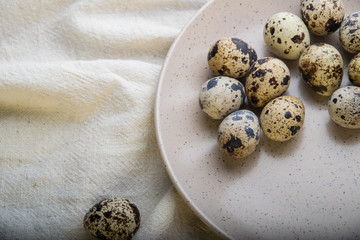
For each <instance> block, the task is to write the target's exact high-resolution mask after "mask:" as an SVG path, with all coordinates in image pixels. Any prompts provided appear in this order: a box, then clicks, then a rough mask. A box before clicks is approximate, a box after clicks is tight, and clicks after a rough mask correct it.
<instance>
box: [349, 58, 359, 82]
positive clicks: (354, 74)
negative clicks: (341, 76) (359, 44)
mask: <svg viewBox="0 0 360 240" xmlns="http://www.w3.org/2000/svg"><path fill="white" fill-rule="evenodd" d="M348 74H349V79H350V81H351V82H352V83H353V84H355V85H357V86H360V53H358V54H357V55H355V56H354V57H353V58H352V59H351V60H350V63H349V68H348Z"/></svg>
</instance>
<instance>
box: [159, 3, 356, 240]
mask: <svg viewBox="0 0 360 240" xmlns="http://www.w3.org/2000/svg"><path fill="white" fill-rule="evenodd" d="M299 2H300V1H298V0H290V1H283V0H272V1H264V0H251V1H245V0H242V1H241V0H227V1H226V0H214V1H211V2H209V3H208V4H207V5H206V6H205V7H203V8H202V10H201V11H200V12H199V13H198V14H197V15H196V16H195V17H194V18H193V19H192V21H191V22H190V23H189V24H188V25H187V26H186V27H185V28H184V30H183V31H182V32H181V34H180V35H179V37H178V38H177V40H176V41H175V42H174V44H173V45H172V47H171V49H170V51H169V53H168V56H167V59H166V61H165V64H164V67H163V70H162V74H161V77H160V81H159V86H158V91H157V99H156V109H155V121H156V128H157V138H158V143H159V147H160V150H161V153H162V157H163V159H164V161H165V164H166V167H167V171H168V173H169V176H170V178H171V179H172V181H173V183H174V185H175V186H176V188H177V189H178V191H179V192H180V194H181V195H182V196H183V197H184V198H185V199H186V201H187V202H188V203H189V205H190V206H191V207H192V209H193V210H194V211H195V212H196V213H197V214H198V215H199V216H200V217H201V219H203V220H204V222H206V223H207V224H208V225H209V226H211V227H212V228H213V229H214V230H215V231H217V232H219V233H220V234H222V235H223V236H225V237H228V238H233V239H240V238H241V239H244V238H251V239H254V238H262V239H289V238H300V239H310V238H316V239H341V238H346V239H355V238H360V145H359V144H360V142H359V140H360V132H359V131H358V130H348V129H344V128H341V127H338V126H336V125H335V124H334V123H333V122H332V121H331V120H330V118H329V116H328V112H327V105H326V104H327V100H328V98H327V97H321V96H317V95H316V94H315V93H314V92H313V91H312V90H311V89H310V88H308V87H307V86H305V84H304V82H303V80H302V79H301V77H300V74H299V70H298V61H285V62H286V63H287V65H288V67H289V68H290V71H291V84H290V87H289V89H288V91H287V92H286V93H285V95H293V96H297V97H299V98H300V99H301V100H302V101H303V102H304V105H305V108H306V118H305V123H304V127H303V128H302V130H301V132H300V133H299V134H298V135H297V136H296V137H295V138H293V139H292V140H290V141H288V142H284V143H277V142H273V141H271V140H269V139H267V138H266V137H265V136H264V135H262V138H261V141H260V144H259V145H258V147H257V150H256V151H255V152H254V153H253V154H252V155H251V156H249V157H248V158H246V159H244V160H242V161H231V160H230V159H228V158H227V157H225V156H224V155H222V154H221V153H220V152H219V149H218V146H217V128H218V126H219V123H220V122H219V121H214V120H211V119H209V118H208V117H207V116H206V115H205V114H204V113H203V112H202V111H201V110H200V107H199V103H198V94H199V90H200V86H201V85H202V83H204V82H205V81H206V80H207V79H208V78H210V77H212V76H213V75H212V73H211V71H210V70H209V67H208V64H207V53H208V50H209V49H210V46H211V45H212V44H213V43H214V42H215V41H216V40H218V39H220V38H222V37H238V38H241V39H242V40H244V41H246V42H248V43H249V44H250V45H251V46H252V47H253V48H255V50H256V52H257V55H258V58H261V57H266V56H274V55H272V54H271V53H270V52H269V51H268V50H267V48H266V46H265V44H264V42H263V37H262V32H263V27H264V24H265V22H266V20H267V19H268V18H269V17H270V16H271V15H272V14H274V13H276V12H280V11H288V12H292V13H294V14H296V15H298V16H300V8H299ZM343 2H344V6H345V8H346V14H350V13H351V12H355V11H359V10H360V2H359V0H344V1H343ZM315 42H326V43H330V44H332V45H333V46H335V47H336V48H337V49H339V51H340V52H341V54H342V56H343V58H344V66H345V69H344V71H345V74H344V77H343V82H342V86H346V85H350V81H349V80H348V75H347V65H348V63H349V60H350V59H351V57H352V56H351V55H350V54H347V53H345V52H344V51H343V50H342V49H341V47H340V44H339V40H338V32H335V33H333V34H332V35H331V36H329V37H327V38H319V37H318V38H316V37H314V36H312V43H315ZM256 113H257V114H259V111H257V112H256Z"/></svg>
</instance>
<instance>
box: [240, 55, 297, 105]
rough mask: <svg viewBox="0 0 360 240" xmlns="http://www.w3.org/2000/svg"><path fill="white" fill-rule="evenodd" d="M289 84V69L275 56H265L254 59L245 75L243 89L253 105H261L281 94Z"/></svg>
mask: <svg viewBox="0 0 360 240" xmlns="http://www.w3.org/2000/svg"><path fill="white" fill-rule="evenodd" d="M289 85H290V71H289V69H288V67H287V66H286V64H285V63H284V62H283V61H281V60H280V59H277V58H272V57H266V58H261V59H259V60H258V61H256V62H255V63H254V65H253V67H252V68H251V70H250V72H249V74H248V76H247V77H246V82H245V90H246V95H247V97H248V100H249V102H250V103H251V105H253V106H254V107H263V106H264V105H265V104H266V103H267V102H269V101H270V100H271V99H273V98H276V97H278V96H280V95H281V94H283V93H284V92H285V91H286V90H287V89H288V87H289Z"/></svg>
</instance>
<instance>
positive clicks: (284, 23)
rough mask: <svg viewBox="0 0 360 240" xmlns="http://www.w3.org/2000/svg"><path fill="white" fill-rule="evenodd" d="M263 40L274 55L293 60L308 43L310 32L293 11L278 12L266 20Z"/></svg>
mask: <svg viewBox="0 0 360 240" xmlns="http://www.w3.org/2000/svg"><path fill="white" fill-rule="evenodd" d="M263 36H264V40H265V43H266V45H267V46H268V48H269V50H270V51H271V52H272V53H273V54H275V55H276V56H278V57H280V58H283V59H289V60H295V59H298V58H299V57H300V54H301V53H302V52H303V51H304V50H305V48H306V47H308V46H309V45H310V33H309V30H308V29H307V27H306V25H305V23H304V22H303V21H302V20H301V18H299V17H298V16H296V15H295V14H293V13H290V12H279V13H276V14H274V15H272V16H271V17H270V18H269V19H268V20H267V22H266V24H265V28H264V32H263Z"/></svg>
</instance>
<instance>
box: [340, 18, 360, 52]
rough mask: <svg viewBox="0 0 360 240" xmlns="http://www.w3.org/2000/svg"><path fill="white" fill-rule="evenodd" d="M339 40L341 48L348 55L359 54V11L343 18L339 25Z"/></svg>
mask: <svg viewBox="0 0 360 240" xmlns="http://www.w3.org/2000/svg"><path fill="white" fill-rule="evenodd" d="M339 38H340V42H341V45H342V47H343V48H344V49H345V50H346V51H348V52H349V53H354V54H356V53H358V52H360V11H359V12H355V13H352V14H350V15H349V16H347V17H345V19H344V21H343V22H342V23H341V25H340V30H339Z"/></svg>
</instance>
